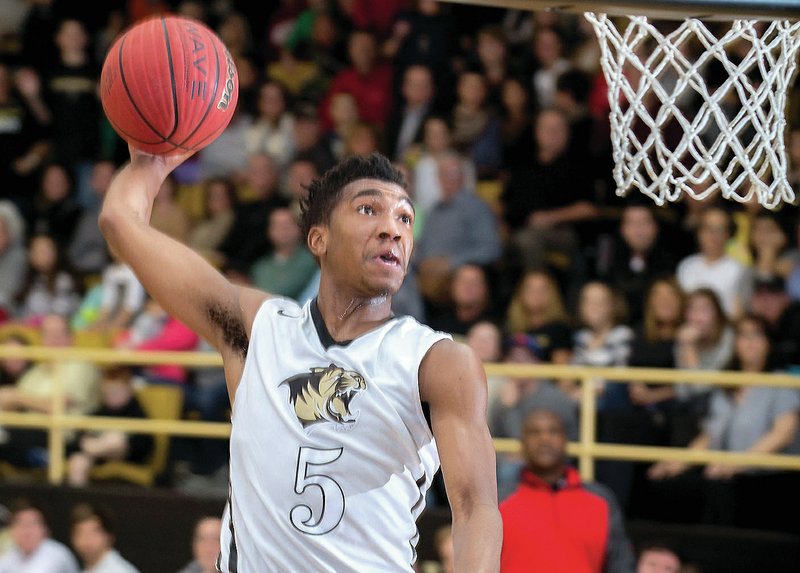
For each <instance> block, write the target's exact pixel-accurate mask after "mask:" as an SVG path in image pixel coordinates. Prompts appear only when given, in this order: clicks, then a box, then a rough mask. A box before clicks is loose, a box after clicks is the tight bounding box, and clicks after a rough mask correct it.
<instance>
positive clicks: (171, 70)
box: [161, 18, 180, 145]
mask: <svg viewBox="0 0 800 573" xmlns="http://www.w3.org/2000/svg"><path fill="white" fill-rule="evenodd" d="M161 29H162V30H163V31H164V44H165V45H166V48H167V62H168V63H169V83H170V87H171V88H172V112H173V117H174V118H175V121H174V123H173V124H172V131H170V132H169V135H167V136H166V137H165V138H164V139H165V140H166V141H169V142H170V143H172V144H173V145H175V144H174V143H173V142H172V141H170V138H172V136H173V135H175V132H176V131H178V125H180V117H178V112H179V107H178V93H177V91H176V89H175V67H174V66H173V65H172V46H171V45H170V43H169V30H168V29H167V20H166V18H161Z"/></svg>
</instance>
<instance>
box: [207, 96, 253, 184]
mask: <svg viewBox="0 0 800 573" xmlns="http://www.w3.org/2000/svg"><path fill="white" fill-rule="evenodd" d="M240 87H241V83H240ZM242 95H243V94H242V93H241V92H240V96H239V97H240V100H239V103H238V104H237V105H236V109H234V111H233V117H232V118H231V122H230V123H229V124H228V127H226V128H225V129H224V130H223V131H222V133H221V134H219V136H218V137H217V138H216V139H214V141H212V142H211V143H209V144H208V145H207V146H206V147H204V148H203V149H201V150H200V151H198V152H197V154H196V155H195V157H196V161H197V166H198V170H199V174H200V177H201V178H203V179H207V178H209V177H229V178H231V179H232V180H233V181H237V180H238V179H241V178H243V177H244V174H245V172H246V170H247V151H246V149H247V134H248V132H249V130H250V126H251V125H252V123H253V117H252V115H251V114H250V112H249V110H248V109H247V108H246V105H245V103H244V102H242V101H241V96H242Z"/></svg>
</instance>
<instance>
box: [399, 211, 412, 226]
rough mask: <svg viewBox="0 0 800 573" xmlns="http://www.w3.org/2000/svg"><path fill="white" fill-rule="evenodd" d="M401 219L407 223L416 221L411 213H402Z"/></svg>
mask: <svg viewBox="0 0 800 573" xmlns="http://www.w3.org/2000/svg"><path fill="white" fill-rule="evenodd" d="M400 220H401V221H402V222H403V223H405V224H406V225H410V224H411V223H413V222H414V218H413V217H412V216H411V215H408V214H406V215H400Z"/></svg>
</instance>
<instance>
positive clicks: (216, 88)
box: [170, 30, 222, 149]
mask: <svg viewBox="0 0 800 573" xmlns="http://www.w3.org/2000/svg"><path fill="white" fill-rule="evenodd" d="M204 32H205V33H206V36H207V39H208V40H210V45H211V47H213V48H214V56H215V58H216V62H217V73H216V78H215V80H214V92H213V94H212V95H211V97H210V98H209V100H208V106H207V107H206V110H205V112H203V117H202V118H200V121H198V122H197V125H196V126H195V128H194V129H193V130H192V131H191V133H189V134H188V135H187V136H186V137H184V138H183V139H182V140H181V141H180V142H177V143H175V142H172V141H171V142H170V143H172V144H173V145H177V146H179V147H182V148H183V147H184V145H185V144H186V142H187V141H188V140H189V139H191V138H192V136H193V135H194V134H195V133H197V130H198V129H200V128H201V127H202V125H203V123H204V122H205V121H206V118H207V117H208V114H209V112H210V111H211V109H212V108H213V106H214V101H216V99H217V92H218V91H219V77H220V75H221V74H222V69H221V67H220V62H219V50H218V49H217V43H216V42H215V41H214V38H213V37H212V36H211V35H210V33H209V32H208V30H204ZM209 137H210V135H207V136H206V137H204V138H203V139H201V140H200V141H198V142H197V143H196V144H195V145H193V146H191V147H190V148H189V149H194V148H196V147H197V146H198V145H199V144H200V143H202V142H203V141H205V140H206V139H208V138H209Z"/></svg>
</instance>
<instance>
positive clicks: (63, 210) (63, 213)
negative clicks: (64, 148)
mask: <svg viewBox="0 0 800 573" xmlns="http://www.w3.org/2000/svg"><path fill="white" fill-rule="evenodd" d="M80 216H81V208H80V207H79V206H78V204H77V203H76V202H75V200H74V199H73V198H72V177H71V175H70V174H69V172H68V171H67V169H66V167H65V166H64V165H59V164H56V163H51V164H49V165H47V166H46V167H45V168H44V169H43V171H42V176H41V180H40V185H39V191H38V193H37V194H36V196H35V198H34V200H33V205H32V209H31V211H30V212H29V213H28V225H27V229H28V234H29V236H33V235H34V234H47V235H50V236H52V237H53V238H54V239H55V240H56V242H57V243H58V244H59V245H61V246H62V247H66V245H68V244H69V242H70V240H71V239H72V235H73V233H74V232H75V226H76V225H77V223H78V220H79V218H80Z"/></svg>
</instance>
